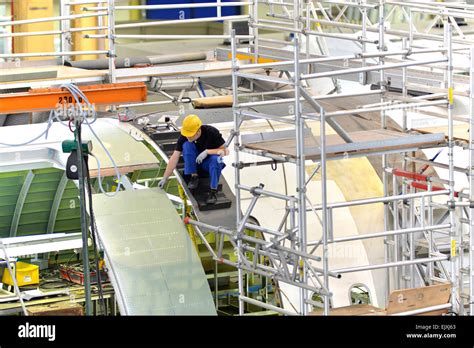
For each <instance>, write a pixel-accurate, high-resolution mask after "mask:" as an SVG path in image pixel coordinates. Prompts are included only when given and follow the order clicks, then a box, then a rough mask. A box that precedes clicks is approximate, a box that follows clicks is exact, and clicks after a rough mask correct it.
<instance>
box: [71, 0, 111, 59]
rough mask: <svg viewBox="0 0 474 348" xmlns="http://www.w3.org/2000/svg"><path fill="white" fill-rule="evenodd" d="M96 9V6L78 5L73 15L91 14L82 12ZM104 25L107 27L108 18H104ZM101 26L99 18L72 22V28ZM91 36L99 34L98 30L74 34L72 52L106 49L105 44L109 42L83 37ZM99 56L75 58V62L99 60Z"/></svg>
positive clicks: (73, 10) (73, 7) (72, 12)
mask: <svg viewBox="0 0 474 348" xmlns="http://www.w3.org/2000/svg"><path fill="white" fill-rule="evenodd" d="M87 6H89V7H95V6H97V5H95V4H85V5H76V6H72V11H71V14H83V13H89V12H86V11H82V8H83V7H87ZM102 18H103V19H102V21H103V24H104V25H105V26H106V23H107V17H102ZM98 24H99V20H98V17H87V18H80V19H75V20H73V21H72V24H71V27H72V28H89V27H97V26H98ZM86 34H90V35H94V34H99V32H98V31H97V30H88V31H80V32H74V33H72V50H73V51H97V50H99V49H102V48H100V46H102V47H104V43H105V42H106V41H107V40H102V39H101V40H97V39H84V38H83V35H86ZM98 58H99V55H97V54H88V55H83V56H73V57H72V59H73V60H87V59H98Z"/></svg>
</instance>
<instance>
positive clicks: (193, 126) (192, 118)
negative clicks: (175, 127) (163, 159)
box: [181, 114, 202, 138]
mask: <svg viewBox="0 0 474 348" xmlns="http://www.w3.org/2000/svg"><path fill="white" fill-rule="evenodd" d="M201 126H202V121H201V120H200V119H199V117H198V115H194V114H192V115H188V116H186V117H185V118H184V121H183V127H182V128H181V135H182V136H183V137H187V138H190V137H192V136H194V134H196V133H197V131H198V130H199V128H201Z"/></svg>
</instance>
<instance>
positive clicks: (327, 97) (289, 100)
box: [237, 88, 382, 108]
mask: <svg viewBox="0 0 474 348" xmlns="http://www.w3.org/2000/svg"><path fill="white" fill-rule="evenodd" d="M302 90H304V88H302ZM380 93H382V91H381V90H374V91H367V92H361V93H344V94H342V93H341V94H329V95H317V96H314V95H313V96H311V98H312V99H313V100H314V101H321V100H332V99H338V98H349V97H361V96H366V95H376V94H380ZM304 100H305V99H304V98H303V97H301V98H300V101H304ZM294 101H295V98H283V99H272V100H265V101H261V102H248V103H239V104H238V105H237V107H239V108H248V107H255V106H263V105H275V104H286V103H294Z"/></svg>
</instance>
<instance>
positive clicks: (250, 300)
mask: <svg viewBox="0 0 474 348" xmlns="http://www.w3.org/2000/svg"><path fill="white" fill-rule="evenodd" d="M239 300H241V301H244V302H247V303H249V304H251V305H254V306H259V307H262V308H265V309H268V310H270V311H274V312H277V313H280V314H284V315H288V316H294V315H296V313H293V312H290V311H287V310H284V309H282V308H280V307H276V306H273V305H271V304H268V303H265V302H261V301H257V300H254V299H253V298H250V297H246V296H239Z"/></svg>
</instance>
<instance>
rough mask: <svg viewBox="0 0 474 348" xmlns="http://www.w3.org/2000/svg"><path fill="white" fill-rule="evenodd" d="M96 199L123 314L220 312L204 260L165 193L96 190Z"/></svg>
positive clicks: (99, 231) (155, 191)
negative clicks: (202, 262) (204, 268)
mask: <svg viewBox="0 0 474 348" xmlns="http://www.w3.org/2000/svg"><path fill="white" fill-rule="evenodd" d="M93 202H94V211H95V217H96V220H97V229H98V234H99V237H100V239H101V242H102V245H103V248H104V250H105V254H106V264H107V267H108V269H109V276H110V277H111V280H112V283H113V286H114V289H115V291H116V295H117V299H118V303H119V308H120V312H121V314H122V315H216V310H215V307H214V302H213V299H212V295H211V291H210V289H209V285H208V282H207V279H206V276H205V274H204V270H203V268H202V265H201V262H200V259H199V257H198V255H197V253H196V250H195V248H194V245H193V243H192V242H191V240H190V238H189V235H188V233H187V231H186V229H185V227H184V225H183V222H182V221H181V219H180V218H179V216H178V214H177V212H176V209H175V208H174V207H173V205H172V204H171V202H170V200H169V199H168V198H167V196H166V194H165V193H164V192H163V191H161V190H157V189H143V190H136V191H131V190H130V191H121V192H119V193H118V194H117V195H116V196H114V197H107V196H105V195H104V194H96V195H94V196H93Z"/></svg>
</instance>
